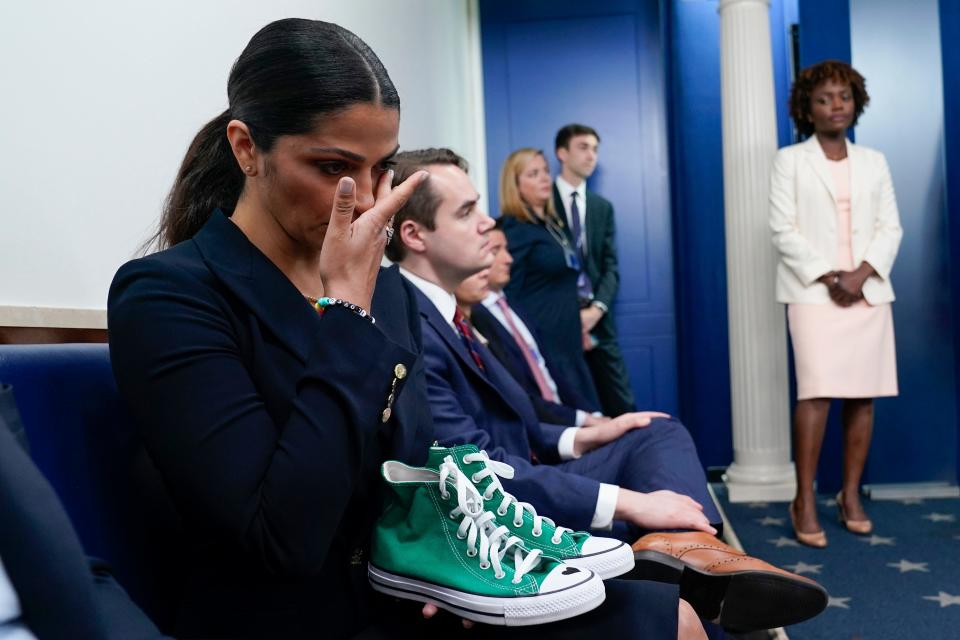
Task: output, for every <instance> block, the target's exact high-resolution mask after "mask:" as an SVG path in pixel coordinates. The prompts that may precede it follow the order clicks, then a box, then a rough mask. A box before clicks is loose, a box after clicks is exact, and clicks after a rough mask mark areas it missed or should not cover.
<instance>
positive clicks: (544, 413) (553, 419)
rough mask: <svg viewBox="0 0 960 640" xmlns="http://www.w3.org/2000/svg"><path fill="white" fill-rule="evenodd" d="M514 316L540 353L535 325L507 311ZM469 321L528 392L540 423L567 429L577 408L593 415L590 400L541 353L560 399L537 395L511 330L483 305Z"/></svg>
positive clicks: (534, 381)
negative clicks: (529, 334) (561, 426)
mask: <svg viewBox="0 0 960 640" xmlns="http://www.w3.org/2000/svg"><path fill="white" fill-rule="evenodd" d="M510 310H511V311H512V312H513V313H514V315H515V316H516V317H517V318H519V319H520V320H521V321H522V322H523V324H525V325H526V327H527V329H528V330H529V331H530V333H531V335H532V336H533V340H534V342H536V343H537V349H538V350H540V346H539V345H540V339H539V337H538V335H537V330H536V328H535V326H534V325H533V324H532V323H531V322H530V321H528V320H527V319H526V318H525V317H523V315H522V314H521V313H520V312H519V311H517V310H516V309H513V308H512V307H511V309H510ZM470 322H471V324H473V327H474V328H475V329H476V330H477V331H479V332H480V334H481V335H483V337H484V338H486V339H487V347H488V348H489V349H490V352H491V353H493V355H494V356H495V357H496V358H497V360H499V361H500V364H502V365H503V366H504V368H506V370H507V371H508V372H509V373H510V375H511V376H512V377H513V379H514V380H516V382H517V383H518V384H519V385H520V386H521V387H523V389H524V390H525V391H526V392H527V397H529V398H530V401H531V402H532V403H533V406H534V409H536V412H537V417H538V418H539V419H540V420H541V421H542V422H549V423H550V424H561V425H567V426H570V425H572V424H574V423H575V422H576V420H577V409H582V410H583V411H587V412H592V411H594V410H595V409H590V408H589V407H590V406H591V405H590V403H589V401H588V400H586V399H585V398H584V397H582V396H581V395H580V394H579V393H578V392H577V391H576V389H574V387H573V385H571V384H570V383H569V382H567V379H566V377H565V376H564V375H563V372H562V371H561V369H560V368H559V367H556V366H554V365H552V364H551V359H550V355H549V354H546V353H543V352H542V351H541V354H540V355H542V356H543V359H544V362H546V365H547V371H549V372H550V377H551V378H553V381H554V382H555V383H556V385H557V393H558V395H559V396H560V402H559V403H557V402H551V401H550V400H546V399H544V398H543V396H541V395H540V387H539V386H537V380H536V378H534V376H533V372H532V371H531V370H530V366H529V365H528V364H527V361H526V359H525V358H524V357H523V352H522V351H521V350H520V347H519V346H517V341H516V340H514V339H513V335H512V334H511V333H510V331H509V330H508V329H507V328H506V327H505V326H503V324H501V323H500V321H499V320H497V318H496V316H494V315H493V313H492V312H491V311H490V310H489V309H487V308H486V307H485V306H483V304H475V305H473V308H472V310H471V312H470Z"/></svg>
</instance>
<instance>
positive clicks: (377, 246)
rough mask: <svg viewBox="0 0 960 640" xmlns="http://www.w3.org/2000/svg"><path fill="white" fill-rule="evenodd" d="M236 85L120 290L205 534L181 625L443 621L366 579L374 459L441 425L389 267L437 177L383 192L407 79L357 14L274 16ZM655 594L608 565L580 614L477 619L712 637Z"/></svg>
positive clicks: (579, 632)
mask: <svg viewBox="0 0 960 640" xmlns="http://www.w3.org/2000/svg"><path fill="white" fill-rule="evenodd" d="M228 96H229V100H230V107H229V109H227V111H225V112H224V113H223V114H221V115H220V116H218V117H217V118H216V119H214V120H213V121H212V122H210V123H209V124H208V125H206V126H205V127H204V128H203V129H202V130H201V131H200V133H199V134H197V137H196V138H195V139H194V141H193V143H192V145H191V146H190V148H189V150H188V152H187V155H186V158H185V159H184V161H183V165H182V166H181V168H180V172H179V174H178V176H177V180H176V183H175V185H174V188H173V190H172V192H171V195H170V198H169V201H168V203H167V207H166V209H165V212H164V214H163V218H162V220H161V224H160V230H159V232H158V237H157V240H158V242H159V244H160V247H161V248H162V249H163V250H162V251H160V252H159V253H155V254H153V255H150V256H148V257H145V258H141V259H139V260H134V261H132V262H130V263H128V264H126V265H124V266H123V267H121V269H120V270H119V272H118V273H117V275H116V277H115V279H114V282H113V285H112V286H111V289H110V299H109V310H108V313H109V315H108V322H109V329H110V355H111V360H112V363H113V368H114V374H115V376H116V378H117V384H118V387H119V389H120V392H121V394H122V395H123V396H124V397H125V399H126V400H127V402H128V404H129V406H130V409H131V411H132V412H133V414H134V417H135V418H136V420H137V422H138V423H139V426H140V428H141V431H142V436H143V439H144V441H145V444H146V447H147V450H148V451H149V453H150V455H151V457H152V459H153V461H154V462H155V463H156V466H157V467H158V469H159V471H160V473H161V475H162V477H163V479H164V482H165V484H166V486H167V488H168V489H169V491H170V494H171V497H172V498H173V501H174V504H175V505H176V507H177V509H178V511H179V512H180V515H181V516H182V518H183V521H184V527H185V529H186V531H187V533H188V536H189V537H190V539H191V540H192V543H193V544H192V550H191V557H190V558H189V559H188V562H185V563H184V564H185V565H186V566H189V567H190V570H189V574H188V575H186V576H184V589H183V598H182V603H181V607H180V612H179V617H178V621H177V625H176V629H174V630H172V631H173V632H174V634H175V635H176V637H178V638H271V639H273V638H283V639H285V640H286V639H291V638H344V637H352V636H357V637H363V638H390V637H431V638H432V637H450V636H451V635H453V634H455V633H456V630H457V629H458V628H459V625H460V623H459V621H457V620H456V619H455V618H453V617H452V616H447V617H446V619H445V620H443V621H439V620H429V621H425V620H423V619H422V618H420V617H419V615H418V614H417V613H416V610H417V607H411V606H410V605H409V603H406V604H397V603H395V602H393V601H391V600H389V599H386V598H383V597H380V598H377V597H375V596H373V594H372V592H371V590H370V589H369V587H368V586H367V549H368V542H369V536H370V532H371V529H372V524H373V521H374V519H375V518H376V517H377V515H378V513H379V509H380V505H381V500H380V497H379V489H380V487H381V481H380V473H379V465H380V463H381V462H382V461H383V460H385V459H388V458H393V459H400V460H403V461H405V462H408V463H410V464H414V465H416V464H421V463H422V462H423V459H424V458H425V456H426V453H427V449H428V446H429V443H430V441H431V437H432V431H433V428H432V421H431V417H430V407H429V405H428V404H427V402H426V392H425V386H424V385H425V375H424V372H423V368H422V358H421V357H420V352H421V344H420V334H419V327H420V320H419V312H418V309H417V307H416V304H415V301H414V298H413V291H412V289H411V285H409V284H407V283H406V282H405V280H404V279H403V278H402V277H400V275H399V272H398V270H397V269H396V267H394V268H391V269H385V270H381V269H380V268H379V265H380V261H381V258H382V256H383V252H384V247H385V246H386V243H387V242H388V234H391V231H392V229H391V230H390V231H388V230H387V228H388V225H389V221H390V219H391V217H392V215H393V214H394V213H395V212H396V211H397V210H398V209H399V208H400V206H402V204H403V203H404V202H405V201H406V200H407V198H408V197H409V196H410V194H411V193H412V191H413V190H414V189H415V188H416V187H417V186H418V185H419V184H420V183H421V182H422V181H423V180H424V179H425V177H426V173H425V172H417V173H414V174H413V175H412V176H411V177H409V178H408V179H407V180H406V181H404V182H403V183H402V184H400V185H398V186H397V187H395V188H394V189H392V190H391V187H390V185H391V179H392V173H393V172H392V170H390V166H391V157H392V156H393V154H394V152H395V151H396V148H397V133H398V128H399V127H398V125H399V99H398V97H397V93H396V90H395V88H394V86H393V84H392V83H391V81H390V78H389V77H388V76H387V73H386V71H385V69H384V68H383V65H382V64H381V63H380V61H379V59H377V57H376V55H375V54H374V53H373V52H372V51H371V50H370V49H369V47H367V45H366V44H365V43H363V42H362V41H361V40H360V39H359V38H357V37H356V36H355V35H354V34H352V33H350V32H348V31H346V30H345V29H342V28H340V27H338V26H336V25H332V24H328V23H323V22H315V21H310V20H281V21H278V22H275V23H272V24H270V25H267V26H266V27H264V28H263V29H262V30H261V31H260V32H259V33H257V34H256V35H255V36H254V37H253V39H252V40H251V41H250V43H249V44H248V45H247V47H246V49H245V50H244V51H243V53H242V54H241V55H240V58H239V59H238V60H237V62H236V63H235V64H234V66H233V69H232V71H231V73H230V79H229V82H228ZM374 290H376V293H374ZM321 297H324V298H327V299H334V301H333V302H330V300H324V301H323V302H324V303H326V304H323V303H319V302H318V298H321ZM371 314H372V316H373V317H374V318H376V322H375V323H374V322H373V321H372V320H371V317H370V316H371ZM671 588H672V589H675V587H669V588H668V591H669V589H671ZM643 593H645V591H644V589H643V588H642V585H641V583H639V582H629V581H616V584H613V583H611V584H610V585H608V588H607V600H606V602H605V603H604V605H603V606H601V607H600V608H598V609H596V610H595V611H593V612H590V613H588V614H585V615H583V616H579V617H577V618H576V619H574V620H572V621H565V622H563V623H558V624H554V625H546V626H545V627H543V628H539V627H533V628H529V629H527V630H522V629H519V630H512V629H503V628H501V627H488V628H485V629H484V628H478V629H474V631H473V635H474V636H476V638H477V639H478V640H479V639H481V638H489V637H496V638H500V639H504V638H517V637H524V638H529V637H550V638H554V639H556V640H562V639H564V638H580V637H585V636H586V635H587V634H589V633H592V632H593V631H597V632H600V633H603V634H606V635H617V636H626V635H629V634H631V633H642V629H644V628H646V627H647V626H648V625H651V624H652V625H657V626H659V627H660V628H663V629H666V630H667V634H666V635H665V636H664V637H671V638H672V637H675V636H674V633H673V631H674V630H675V629H676V630H678V631H679V637H681V638H684V639H687V638H702V637H704V636H703V631H702V629H701V628H700V625H699V622H698V621H697V618H696V616H695V614H694V613H693V610H692V609H691V608H690V607H689V606H687V607H686V609H684V608H683V607H681V610H683V611H685V615H683V616H679V617H678V609H677V608H676V607H675V606H669V607H663V608H660V607H656V606H654V603H651V602H647V603H646V606H641V603H640V598H641V597H643V595H642V594H643ZM672 602H676V597H675V596H674V597H673V600H672ZM434 613H436V608H435V607H434V606H433V605H431V604H428V605H426V606H424V607H423V617H424V618H425V617H429V616H432V615H433V614H434ZM358 634H359V635H358Z"/></svg>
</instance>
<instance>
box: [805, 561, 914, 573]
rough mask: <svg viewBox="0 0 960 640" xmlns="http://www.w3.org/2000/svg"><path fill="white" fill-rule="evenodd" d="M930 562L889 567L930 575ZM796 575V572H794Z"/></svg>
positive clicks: (905, 563)
mask: <svg viewBox="0 0 960 640" xmlns="http://www.w3.org/2000/svg"><path fill="white" fill-rule="evenodd" d="M928 564H930V563H929V562H910V561H909V560H901V561H900V562H888V563H887V566H888V567H893V568H894V569H900V573H906V572H908V571H923V572H924V573H930V569H927V565H928ZM794 573H796V572H794Z"/></svg>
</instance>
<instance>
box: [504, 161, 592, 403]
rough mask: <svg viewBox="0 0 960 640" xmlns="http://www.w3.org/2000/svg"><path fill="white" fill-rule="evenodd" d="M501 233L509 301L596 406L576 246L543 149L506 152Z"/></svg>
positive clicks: (555, 359) (545, 347) (562, 369)
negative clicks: (557, 205)
mask: <svg viewBox="0 0 960 640" xmlns="http://www.w3.org/2000/svg"><path fill="white" fill-rule="evenodd" d="M500 209H501V212H502V215H503V217H504V222H503V231H504V233H505V234H506V236H507V244H508V246H509V247H510V253H511V254H512V255H513V266H512V267H511V270H510V284H508V285H507V287H506V292H507V295H508V296H509V299H510V303H511V305H514V306H516V307H518V308H519V309H520V311H521V312H522V313H523V314H524V315H525V316H526V317H527V318H529V319H530V320H532V321H533V324H534V325H535V326H536V328H537V330H538V331H539V332H540V338H541V346H542V347H543V350H544V352H545V353H548V354H550V357H551V359H552V360H553V361H554V362H555V363H556V365H557V367H556V368H557V369H558V370H559V371H562V375H563V376H564V378H565V379H566V380H567V381H568V382H569V383H570V384H571V385H573V386H574V388H576V389H577V390H578V391H579V392H580V394H581V396H582V399H583V401H584V402H585V403H586V405H587V406H584V407H582V408H584V409H586V410H588V411H596V410H598V409H599V402H598V400H597V392H596V389H595V387H594V384H593V378H592V377H591V375H590V369H589V368H588V367H587V361H586V359H585V357H584V344H583V333H582V331H581V323H580V302H579V299H578V297H577V275H578V274H579V273H580V263H579V261H578V257H577V250H576V247H575V246H574V245H573V242H572V241H571V239H570V236H569V234H568V233H567V231H566V227H565V226H564V225H563V224H562V223H561V222H560V219H559V218H558V217H557V214H556V211H555V209H554V207H553V181H552V180H551V178H550V168H549V167H548V165H547V160H546V158H545V157H544V155H543V152H542V151H539V150H537V149H530V148H523V149H518V150H516V151H514V152H513V153H511V154H510V156H509V157H508V158H507V160H506V161H505V162H504V163H503V169H501V171H500Z"/></svg>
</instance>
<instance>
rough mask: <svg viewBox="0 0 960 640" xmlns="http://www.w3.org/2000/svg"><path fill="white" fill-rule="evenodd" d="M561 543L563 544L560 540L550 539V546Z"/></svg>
mask: <svg viewBox="0 0 960 640" xmlns="http://www.w3.org/2000/svg"><path fill="white" fill-rule="evenodd" d="M561 542H563V540H561V539H560V538H550V543H551V544H560V543H561Z"/></svg>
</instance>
